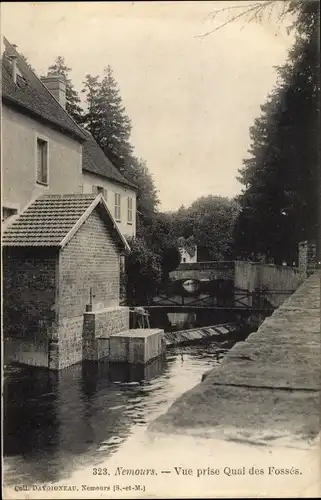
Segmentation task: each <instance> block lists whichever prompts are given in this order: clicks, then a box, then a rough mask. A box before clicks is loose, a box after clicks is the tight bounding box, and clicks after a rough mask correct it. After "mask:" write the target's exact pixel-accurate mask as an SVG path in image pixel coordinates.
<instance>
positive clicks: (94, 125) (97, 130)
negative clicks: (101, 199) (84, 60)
mask: <svg viewBox="0 0 321 500" xmlns="http://www.w3.org/2000/svg"><path fill="white" fill-rule="evenodd" d="M83 92H84V93H85V97H86V104H87V108H88V109H87V112H86V113H85V117H84V124H85V127H86V128H87V130H88V131H89V132H90V133H91V134H92V135H93V137H94V138H95V139H96V141H97V143H98V144H99V146H100V147H101V148H102V150H103V151H104V153H105V154H106V156H108V158H109V159H110V161H111V162H112V163H113V164H114V165H115V166H116V167H117V168H118V169H119V170H121V171H123V172H124V171H125V165H126V163H128V159H129V158H130V157H131V153H132V150H133V148H132V146H131V144H130V133H131V122H130V119H129V117H128V116H127V114H126V110H125V108H124V106H123V104H122V99H121V96H120V92H119V88H118V85H117V82H116V80H115V78H114V76H113V72H112V68H111V67H110V66H108V67H107V68H106V69H105V71H104V77H103V79H102V80H101V81H99V78H98V77H97V76H96V77H93V76H91V75H87V76H86V80H85V82H84V89H83Z"/></svg>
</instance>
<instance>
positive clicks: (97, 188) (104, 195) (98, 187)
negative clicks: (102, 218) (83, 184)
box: [92, 186, 107, 200]
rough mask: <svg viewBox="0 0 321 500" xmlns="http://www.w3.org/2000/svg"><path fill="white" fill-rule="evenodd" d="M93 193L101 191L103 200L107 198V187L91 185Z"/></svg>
mask: <svg viewBox="0 0 321 500" xmlns="http://www.w3.org/2000/svg"><path fill="white" fill-rule="evenodd" d="M92 190H93V193H96V194H99V193H101V194H102V195H103V197H104V198H105V200H107V189H105V188H103V187H102V186H93V187H92Z"/></svg>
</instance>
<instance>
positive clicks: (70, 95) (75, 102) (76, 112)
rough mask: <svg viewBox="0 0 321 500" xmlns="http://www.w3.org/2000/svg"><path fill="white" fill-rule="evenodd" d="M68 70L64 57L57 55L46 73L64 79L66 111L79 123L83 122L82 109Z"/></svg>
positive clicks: (69, 69)
mask: <svg viewBox="0 0 321 500" xmlns="http://www.w3.org/2000/svg"><path fill="white" fill-rule="evenodd" d="M70 71H71V68H69V67H68V66H67V65H66V63H65V59H64V57H62V56H58V57H57V58H56V60H55V62H54V63H53V64H51V65H50V66H49V68H48V73H54V74H57V75H61V76H62V77H63V78H64V79H65V80H66V111H67V112H68V113H69V115H70V116H71V117H72V118H73V119H74V120H75V121H76V122H77V123H78V124H79V125H81V124H82V122H83V110H82V107H81V101H80V98H79V95H78V93H77V91H76V90H75V88H74V86H73V84H72V81H71V79H70V77H69V74H70Z"/></svg>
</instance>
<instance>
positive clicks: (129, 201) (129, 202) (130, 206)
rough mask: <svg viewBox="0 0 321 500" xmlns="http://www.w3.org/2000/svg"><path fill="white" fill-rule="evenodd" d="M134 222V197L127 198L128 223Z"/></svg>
mask: <svg viewBox="0 0 321 500" xmlns="http://www.w3.org/2000/svg"><path fill="white" fill-rule="evenodd" d="M132 223H133V198H130V197H128V198H127V224H132Z"/></svg>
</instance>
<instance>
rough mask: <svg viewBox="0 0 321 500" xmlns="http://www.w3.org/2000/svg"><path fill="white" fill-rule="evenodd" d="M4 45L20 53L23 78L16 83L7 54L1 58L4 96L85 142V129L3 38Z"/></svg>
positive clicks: (18, 61)
mask: <svg viewBox="0 0 321 500" xmlns="http://www.w3.org/2000/svg"><path fill="white" fill-rule="evenodd" d="M4 45H5V51H6V53H8V52H10V54H14V55H15V56H16V57H17V66H18V68H19V71H20V73H21V76H22V78H21V77H20V76H19V77H18V79H17V84H15V83H14V81H13V79H12V74H11V67H10V63H9V61H8V59H7V58H6V57H5V56H4V57H3V58H2V61H1V63H2V64H1V66H2V99H3V100H4V101H6V102H7V103H8V104H11V105H13V106H16V107H19V109H21V110H23V111H24V112H25V113H27V114H30V115H32V116H34V117H36V118H38V119H40V120H42V121H43V120H44V121H46V122H48V123H50V124H51V125H52V126H53V127H55V128H58V129H59V130H61V131H64V132H65V133H68V134H69V135H72V136H73V137H74V138H75V139H77V140H80V141H81V142H83V141H84V140H85V138H86V136H85V134H84V133H83V131H82V129H81V128H80V127H79V126H78V125H77V124H76V123H75V122H74V121H73V120H72V118H71V117H70V116H69V115H68V113H67V112H66V111H65V110H64V109H63V107H62V106H61V105H60V104H59V103H58V101H56V99H55V98H54V97H53V95H52V94H51V93H50V92H49V90H48V89H47V88H46V87H45V85H43V84H42V83H41V81H40V80H39V78H38V77H37V76H36V75H35V74H34V72H33V71H32V70H31V69H30V68H29V67H28V65H27V64H26V63H25V61H24V60H23V59H22V57H21V56H20V55H19V54H18V52H17V51H16V50H15V49H14V47H13V46H12V45H11V44H10V43H9V42H8V41H7V40H6V39H4Z"/></svg>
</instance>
